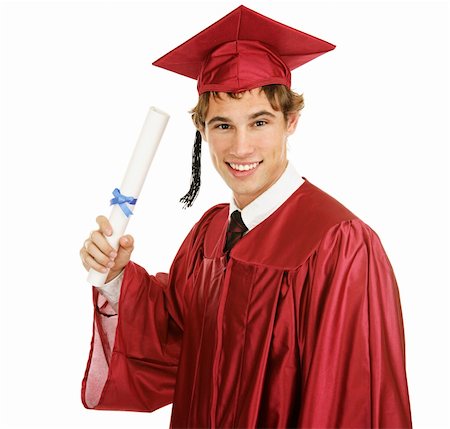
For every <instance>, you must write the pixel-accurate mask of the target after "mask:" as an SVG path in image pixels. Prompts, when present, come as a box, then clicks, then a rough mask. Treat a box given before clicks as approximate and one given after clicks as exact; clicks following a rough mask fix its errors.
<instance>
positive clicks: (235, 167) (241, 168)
mask: <svg viewBox="0 0 450 429" xmlns="http://www.w3.org/2000/svg"><path fill="white" fill-rule="evenodd" d="M227 164H228V165H229V166H230V167H231V168H232V169H233V170H236V171H250V170H254V169H255V168H256V167H258V165H259V164H260V163H259V162H254V163H252V164H235V163H234V162H228V163H227Z"/></svg>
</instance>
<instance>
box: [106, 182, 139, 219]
mask: <svg viewBox="0 0 450 429" xmlns="http://www.w3.org/2000/svg"><path fill="white" fill-rule="evenodd" d="M113 195H114V198H113V199H112V200H111V205H114V204H119V206H120V208H121V209H122V211H123V212H124V213H125V216H126V217H130V215H132V214H133V212H132V211H131V210H130V209H129V208H128V206H127V204H132V205H135V204H136V201H137V199H136V198H133V197H126V196H125V195H122V194H121V193H120V190H119V189H117V188H116V189H114V191H113Z"/></svg>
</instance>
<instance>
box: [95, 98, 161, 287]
mask: <svg viewBox="0 0 450 429" xmlns="http://www.w3.org/2000/svg"><path fill="white" fill-rule="evenodd" d="M168 120H169V115H168V114H167V113H165V112H163V111H161V110H159V109H157V108H156V107H150V109H149V111H148V114H147V117H146V119H145V122H144V126H143V127H142V131H141V134H140V135H139V139H138V141H137V143H136V146H135V148H134V151H133V155H132V156H131V159H130V162H129V164H128V168H127V171H126V173H125V177H124V179H123V182H122V185H121V187H120V188H119V189H120V192H121V194H122V195H125V196H127V197H133V198H138V197H139V194H140V192H141V189H142V186H143V185H144V181H145V178H146V176H147V173H148V170H149V168H150V165H151V163H152V161H153V157H154V156H155V152H156V149H157V148H158V145H159V142H160V141H161V137H162V135H163V133H164V130H165V128H166V125H167V122H168ZM127 206H128V208H129V209H130V210H131V211H133V209H134V205H130V204H127ZM129 219H130V218H129V217H127V216H126V215H125V213H124V212H123V211H122V209H121V208H120V206H119V204H114V205H113V207H112V210H111V215H110V217H109V222H110V223H111V227H112V230H113V233H112V235H111V236H109V237H106V239H107V240H108V242H109V244H111V246H112V247H114V249H116V250H117V249H118V248H119V239H120V237H122V236H123V235H124V233H125V230H126V227H127V225H128V221H129ZM108 273H109V270H108V271H107V272H106V273H99V272H98V271H95V270H94V269H92V268H91V269H90V270H89V274H88V278H87V280H88V282H89V283H91V284H92V285H94V286H97V287H101V286H103V285H104V284H105V280H106V278H107V277H108Z"/></svg>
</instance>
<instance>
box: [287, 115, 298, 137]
mask: <svg viewBox="0 0 450 429" xmlns="http://www.w3.org/2000/svg"><path fill="white" fill-rule="evenodd" d="M299 119H300V112H292V113H288V118H287V124H286V131H287V134H288V136H290V135H291V134H293V133H294V131H295V130H296V128H297V124H298V120H299Z"/></svg>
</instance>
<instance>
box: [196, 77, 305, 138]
mask: <svg viewBox="0 0 450 429" xmlns="http://www.w3.org/2000/svg"><path fill="white" fill-rule="evenodd" d="M260 90H261V91H264V93H265V94H266V97H267V99H268V100H269V103H270V105H271V106H272V108H273V109H274V110H277V111H281V112H283V115H284V118H285V119H286V120H287V118H288V114H289V113H293V112H300V110H302V109H303V106H304V101H303V94H297V93H296V92H294V91H292V90H291V89H289V88H288V87H287V86H285V85H280V84H273V85H265V86H262V87H261V88H260ZM242 94H243V92H236V93H233V92H227V95H228V97H230V98H234V99H239V98H241V97H242ZM211 95H212V96H213V97H214V99H217V98H220V94H219V92H217V91H210V92H204V93H203V94H200V96H199V98H198V102H197V105H196V106H195V107H194V108H193V109H192V110H191V111H190V112H189V113H191V114H192V121H193V122H194V125H195V127H196V128H197V129H198V130H203V129H204V127H205V119H206V115H207V113H208V108H209V99H210V97H211Z"/></svg>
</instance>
